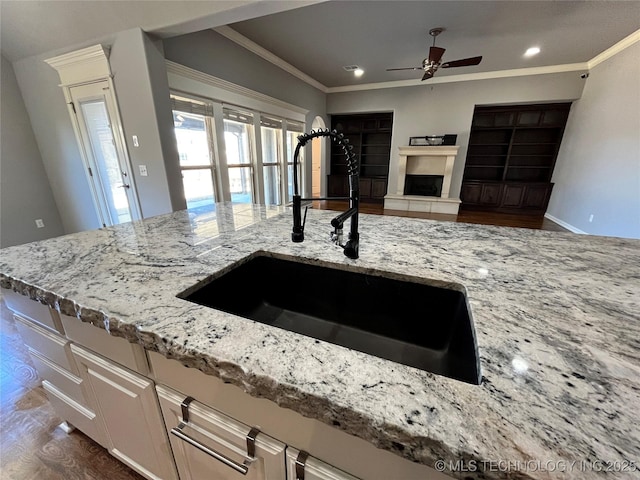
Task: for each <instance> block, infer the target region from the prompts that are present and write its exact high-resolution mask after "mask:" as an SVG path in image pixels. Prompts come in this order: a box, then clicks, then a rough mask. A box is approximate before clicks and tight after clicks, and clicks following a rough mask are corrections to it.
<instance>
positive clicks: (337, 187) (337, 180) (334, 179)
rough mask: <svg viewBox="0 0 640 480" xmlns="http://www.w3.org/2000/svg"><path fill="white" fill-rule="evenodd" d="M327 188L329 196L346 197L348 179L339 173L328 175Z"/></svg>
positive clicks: (347, 193)
mask: <svg viewBox="0 0 640 480" xmlns="http://www.w3.org/2000/svg"><path fill="white" fill-rule="evenodd" d="M327 183H328V185H327V190H328V194H329V196H330V197H348V196H349V179H348V177H346V176H341V175H329V181H328V182H327Z"/></svg>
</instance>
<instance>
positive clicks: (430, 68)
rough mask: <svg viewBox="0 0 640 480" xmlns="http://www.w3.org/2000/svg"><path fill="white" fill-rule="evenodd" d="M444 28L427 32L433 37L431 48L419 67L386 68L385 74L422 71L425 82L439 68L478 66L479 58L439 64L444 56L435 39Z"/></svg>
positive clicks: (480, 58) (443, 50)
mask: <svg viewBox="0 0 640 480" xmlns="http://www.w3.org/2000/svg"><path fill="white" fill-rule="evenodd" d="M444 30H445V29H444V28H441V27H439V28H432V29H431V30H429V35H431V36H432V37H433V46H432V47H430V48H429V57H428V58H425V59H424V60H423V61H422V66H421V67H407V68H387V72H390V71H392V70H424V75H423V76H422V80H427V79H429V78H431V77H433V74H434V73H436V71H437V70H438V69H439V68H452V67H468V66H470V65H478V64H479V63H480V61H481V60H482V56H480V57H470V58H463V59H460V60H453V61H451V62H441V59H442V55H444V52H445V50H446V49H445V48H440V47H436V37H437V36H438V35H440V34H441V33H442V32H444Z"/></svg>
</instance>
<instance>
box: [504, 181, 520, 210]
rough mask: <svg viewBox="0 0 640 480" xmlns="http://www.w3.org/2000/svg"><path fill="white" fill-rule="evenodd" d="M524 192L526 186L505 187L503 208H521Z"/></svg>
mask: <svg viewBox="0 0 640 480" xmlns="http://www.w3.org/2000/svg"><path fill="white" fill-rule="evenodd" d="M524 191H525V186H524V185H509V184H507V185H505V186H504V190H503V192H502V206H503V207H512V208H519V207H520V206H521V205H522V197H523V195H524Z"/></svg>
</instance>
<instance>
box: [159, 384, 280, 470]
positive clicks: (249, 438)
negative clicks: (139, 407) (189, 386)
mask: <svg viewBox="0 0 640 480" xmlns="http://www.w3.org/2000/svg"><path fill="white" fill-rule="evenodd" d="M156 388H157V391H158V398H159V399H160V406H161V408H162V413H163V415H164V419H165V422H166V428H167V432H168V433H169V438H170V441H171V447H172V448H173V455H174V458H175V461H176V465H177V467H178V472H179V473H180V479H181V480H204V479H209V478H211V479H214V478H215V479H216V480H233V479H240V478H246V479H250V480H286V478H287V477H286V473H285V468H286V467H285V449H286V445H285V444H284V443H282V442H280V441H278V440H275V439H273V438H271V437H270V436H268V435H267V434H265V433H262V432H260V431H259V429H254V428H253V427H250V426H248V425H245V424H243V423H241V422H238V421H237V420H234V419H233V418H231V417H228V416H227V415H224V414H222V413H220V412H218V411H216V410H214V409H211V408H209V407H207V406H205V405H203V404H201V403H199V402H197V401H194V400H193V399H191V398H190V397H187V398H186V399H185V396H184V395H183V394H181V393H177V392H175V391H173V390H171V389H169V388H167V387H164V386H161V385H159V386H157V387H156ZM185 417H186V418H185ZM245 472H246V473H245Z"/></svg>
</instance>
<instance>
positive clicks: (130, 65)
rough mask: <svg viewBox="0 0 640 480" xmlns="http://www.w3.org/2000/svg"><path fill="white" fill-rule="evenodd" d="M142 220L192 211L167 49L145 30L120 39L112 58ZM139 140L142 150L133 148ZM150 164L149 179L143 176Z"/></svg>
mask: <svg viewBox="0 0 640 480" xmlns="http://www.w3.org/2000/svg"><path fill="white" fill-rule="evenodd" d="M109 63H110V65H111V71H112V73H113V81H114V83H115V87H116V93H117V96H118V105H119V107H120V114H121V116H122V123H123V129H124V133H125V137H126V141H127V147H128V150H129V157H130V160H131V164H132V168H133V175H134V179H135V182H136V187H137V190H138V197H139V199H140V208H141V209H142V216H143V217H145V218H147V217H151V216H154V215H160V214H163V213H167V212H171V211H173V210H182V209H185V208H187V206H186V202H185V200H184V191H183V187H182V177H181V174H180V168H179V160H178V147H177V144H176V140H175V135H174V133H173V117H172V114H171V106H170V104H169V85H168V82H167V72H166V69H165V66H164V57H163V55H162V50H161V45H160V49H158V45H157V44H156V43H154V42H153V40H152V39H151V38H150V37H149V36H148V35H147V34H145V33H144V32H142V30H140V29H139V28H134V29H131V30H127V31H124V32H120V33H118V34H117V35H116V38H115V40H114V42H113V44H112V47H111V54H110V57H109ZM133 135H137V137H138V142H139V147H135V146H134V145H133V139H132V136H133ZM139 165H146V167H147V171H148V174H149V175H148V176H146V177H142V176H140V171H139V169H138V166H139Z"/></svg>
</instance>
